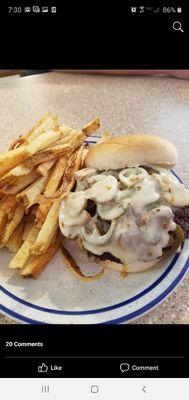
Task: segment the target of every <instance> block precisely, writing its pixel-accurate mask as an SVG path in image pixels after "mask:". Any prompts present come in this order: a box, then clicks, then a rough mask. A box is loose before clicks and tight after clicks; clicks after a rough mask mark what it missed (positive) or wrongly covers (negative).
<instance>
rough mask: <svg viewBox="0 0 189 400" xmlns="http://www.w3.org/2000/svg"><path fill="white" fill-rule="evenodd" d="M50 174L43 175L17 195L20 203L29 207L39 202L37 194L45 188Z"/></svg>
mask: <svg viewBox="0 0 189 400" xmlns="http://www.w3.org/2000/svg"><path fill="white" fill-rule="evenodd" d="M47 180H48V176H42V177H40V178H38V179H37V180H36V181H35V182H33V183H32V184H31V185H30V186H28V187H27V188H26V189H25V190H23V191H22V192H21V193H19V194H18V195H17V196H16V199H17V201H18V203H19V204H20V205H22V206H24V207H26V208H27V209H28V208H30V207H31V206H32V205H33V204H36V202H37V196H38V195H39V194H40V193H42V192H43V190H44V189H45V186H46V183H47Z"/></svg>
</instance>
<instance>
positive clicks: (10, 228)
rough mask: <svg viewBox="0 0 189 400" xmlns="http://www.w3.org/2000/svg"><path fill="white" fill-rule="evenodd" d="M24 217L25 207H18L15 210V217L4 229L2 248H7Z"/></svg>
mask: <svg viewBox="0 0 189 400" xmlns="http://www.w3.org/2000/svg"><path fill="white" fill-rule="evenodd" d="M23 215H24V207H22V206H18V207H17V208H16V209H15V212H14V215H13V217H12V218H11V220H10V221H8V222H7V224H6V225H5V228H4V231H3V234H2V237H1V247H4V246H6V244H7V242H8V240H9V239H10V237H11V235H12V234H13V232H14V231H15V229H16V227H17V226H18V224H19V223H20V221H21V220H22V217H23Z"/></svg>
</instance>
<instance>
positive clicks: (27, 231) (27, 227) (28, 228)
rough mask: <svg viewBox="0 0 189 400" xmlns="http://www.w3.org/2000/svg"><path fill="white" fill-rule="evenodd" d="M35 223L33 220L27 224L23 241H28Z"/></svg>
mask: <svg viewBox="0 0 189 400" xmlns="http://www.w3.org/2000/svg"><path fill="white" fill-rule="evenodd" d="M34 222H35V218H33V221H32V220H28V221H26V223H25V227H24V232H23V241H25V240H26V238H27V236H28V234H29V233H30V231H31V230H32V228H33V226H34Z"/></svg>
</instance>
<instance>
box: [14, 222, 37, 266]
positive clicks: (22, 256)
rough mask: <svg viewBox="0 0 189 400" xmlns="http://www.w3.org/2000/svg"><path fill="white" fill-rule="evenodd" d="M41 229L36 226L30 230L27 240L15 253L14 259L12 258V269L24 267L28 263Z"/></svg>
mask: <svg viewBox="0 0 189 400" xmlns="http://www.w3.org/2000/svg"><path fill="white" fill-rule="evenodd" d="M38 233H39V229H38V228H36V226H34V227H33V228H32V230H31V231H30V232H29V234H28V236H27V238H26V240H25V242H24V243H23V244H22V246H21V247H20V249H19V250H18V252H17V253H16V254H15V256H14V257H13V259H12V260H11V262H10V264H9V268H10V269H22V268H23V267H24V265H25V264H26V262H27V260H28V258H29V256H30V251H31V248H32V246H33V244H34V243H35V240H36V238H37V236H38Z"/></svg>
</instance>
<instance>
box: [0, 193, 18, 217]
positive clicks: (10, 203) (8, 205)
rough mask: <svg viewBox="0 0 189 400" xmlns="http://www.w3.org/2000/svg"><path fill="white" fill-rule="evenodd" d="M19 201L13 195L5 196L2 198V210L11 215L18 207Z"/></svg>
mask: <svg viewBox="0 0 189 400" xmlns="http://www.w3.org/2000/svg"><path fill="white" fill-rule="evenodd" d="M17 205H18V203H17V200H16V197H15V196H13V195H7V196H4V197H3V199H2V200H1V210H2V212H3V213H5V214H7V215H8V216H9V217H11V214H12V212H13V211H14V210H15V208H16V207H17Z"/></svg>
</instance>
